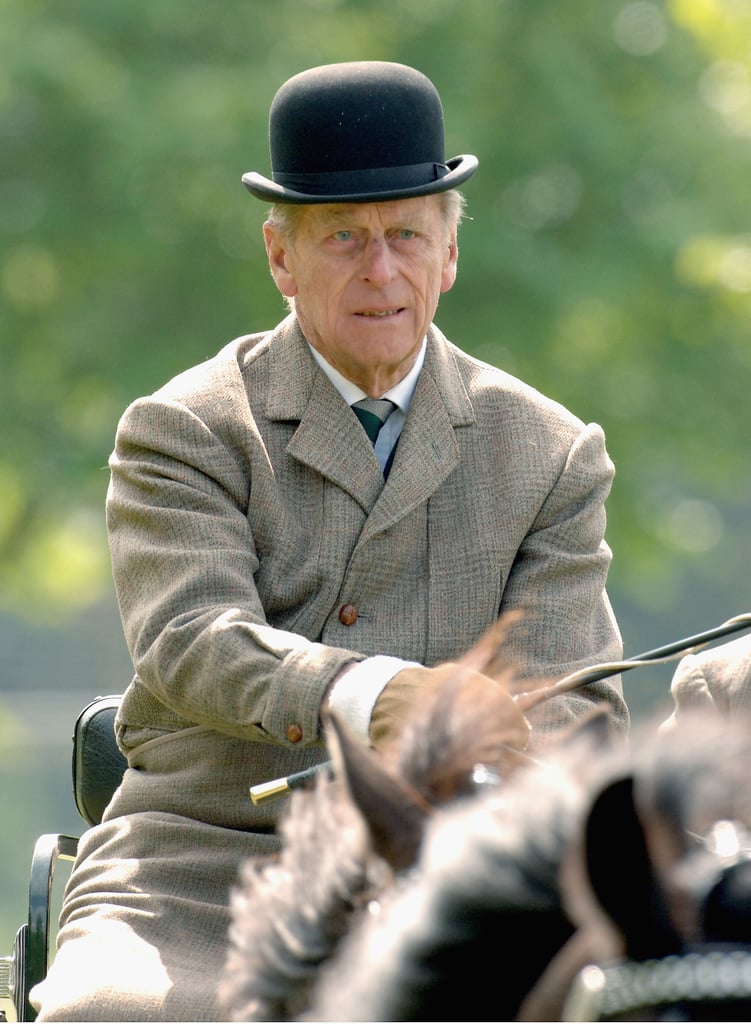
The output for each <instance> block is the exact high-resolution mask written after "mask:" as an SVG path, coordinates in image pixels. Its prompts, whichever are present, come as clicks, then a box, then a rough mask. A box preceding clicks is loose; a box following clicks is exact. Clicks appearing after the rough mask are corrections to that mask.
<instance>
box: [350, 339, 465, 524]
mask: <svg viewBox="0 0 751 1024" xmlns="http://www.w3.org/2000/svg"><path fill="white" fill-rule="evenodd" d="M474 419H475V416H474V410H473V408H472V402H471V400H470V398H469V395H468V394H467V391H466V388H465V387H464V382H463V380H462V378H461V375H460V373H459V370H458V368H457V366H456V362H455V360H454V356H453V353H452V350H451V346H450V344H449V342H448V341H447V340H446V338H445V337H444V336H443V335H442V334H441V332H440V331H439V330H438V329H437V328H436V327H431V329H430V331H429V332H428V348H427V352H426V355H425V364H424V366H423V368H422V371H421V373H420V377H419V379H418V382H417V387H416V388H415V393H414V396H413V398H412V404H411V405H410V408H409V413H408V414H407V419H406V422H405V424H404V430H403V431H402V436H401V438H400V439H399V444H398V446H397V450H396V454H395V456H394V461H393V465H392V468H391V473H390V474H389V478H388V482H387V484H386V486H385V487H384V489H383V491H382V492H381V496H380V498H379V500H378V502H377V504H376V506H375V508H374V509H373V512H372V514H371V515H370V518H369V519H368V522H367V524H366V526H365V529H364V530H363V534H362V537H361V540H362V541H365V540H367V539H368V538H369V537H371V536H372V535H373V534H376V533H380V532H382V531H383V530H385V529H388V528H389V527H391V526H393V525H394V524H395V523H397V522H398V521H399V520H400V519H402V518H403V517H404V516H406V515H408V514H409V513H410V512H411V511H412V510H413V509H414V508H415V507H416V506H418V505H420V504H423V503H424V502H426V501H427V500H428V499H429V498H430V496H431V495H432V494H433V493H434V492H435V491H436V490H437V489H438V488H439V487H440V486H441V484H442V483H443V482H444V480H445V479H446V478H447V477H448V476H449V475H450V474H451V473H452V472H453V471H454V469H455V468H456V466H457V465H458V463H459V444H458V441H457V439H456V433H455V428H456V427H458V426H466V425H468V424H471V423H474Z"/></svg>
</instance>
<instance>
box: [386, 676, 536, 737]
mask: <svg viewBox="0 0 751 1024" xmlns="http://www.w3.org/2000/svg"><path fill="white" fill-rule="evenodd" d="M452 681H456V684H457V691H456V697H455V700H456V706H457V713H461V707H462V706H464V707H465V708H466V709H467V710H469V709H470V708H471V709H473V710H474V709H476V710H477V711H478V712H479V713H481V714H483V715H488V714H490V715H493V717H494V720H495V721H496V722H497V723H498V726H499V728H500V734H501V738H502V741H503V742H505V743H507V744H508V745H509V746H511V747H514V748H515V749H516V750H524V748H525V747H526V745H527V740H528V739H529V724H528V722H527V720H526V718H525V717H524V714H523V713H522V711H521V710H520V708H519V707H518V706H517V704H516V702H515V701H514V699H513V697H512V696H511V694H510V693H509V692H508V690H506V688H505V687H504V686H503V685H502V684H501V683H497V682H495V680H493V679H491V678H490V677H489V676H485V675H482V674H481V673H480V672H475V671H474V670H473V669H471V668H465V667H464V666H462V665H457V664H455V663H454V662H445V663H444V664H442V665H437V666H436V667H435V668H423V667H422V666H419V665H415V666H412V667H410V668H405V669H402V671H401V672H397V674H396V675H395V676H394V678H393V679H391V681H390V682H389V683H387V685H386V686H385V687H384V689H383V690H382V691H381V695H380V696H379V698H378V700H377V701H376V703H375V706H374V708H373V712H372V715H371V718H370V730H369V735H370V742H371V743H372V744H373V746H374V747H383V746H384V745H386V744H387V743H389V742H390V741H391V740H392V739H395V738H396V737H397V736H398V735H399V734H400V733H401V731H402V729H403V728H404V725H405V722H406V721H407V719H408V718H409V717H410V715H411V714H412V713H413V712H414V710H415V709H416V708H417V707H418V706H419V705H422V704H425V703H427V702H428V701H432V700H433V698H434V697H435V696H436V694H437V693H438V692H439V690H441V689H442V687H444V686H445V685H448V684H450V683H451V682H452ZM468 702H469V703H468Z"/></svg>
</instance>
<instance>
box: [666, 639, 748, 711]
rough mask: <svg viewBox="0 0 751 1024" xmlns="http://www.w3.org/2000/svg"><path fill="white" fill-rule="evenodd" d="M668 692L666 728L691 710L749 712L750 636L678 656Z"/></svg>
mask: <svg viewBox="0 0 751 1024" xmlns="http://www.w3.org/2000/svg"><path fill="white" fill-rule="evenodd" d="M670 692H671V694H672V697H673V713H672V715H671V716H670V718H669V719H668V720H667V721H666V722H665V726H666V727H669V726H670V725H672V724H674V723H676V722H679V721H680V720H681V716H682V715H685V714H686V713H689V712H693V711H695V710H704V711H717V712H719V713H720V714H721V715H724V716H726V717H730V716H736V715H738V714H739V713H740V714H744V715H749V714H751V635H746V636H742V637H739V638H738V639H736V640H730V641H728V642H727V643H724V644H720V645H719V646H718V647H712V648H708V649H707V650H704V651H699V652H698V653H697V654H687V655H686V656H685V657H684V658H681V660H680V662H679V663H678V667H677V668H676V670H675V673H674V675H673V678H672V680H671V683H670Z"/></svg>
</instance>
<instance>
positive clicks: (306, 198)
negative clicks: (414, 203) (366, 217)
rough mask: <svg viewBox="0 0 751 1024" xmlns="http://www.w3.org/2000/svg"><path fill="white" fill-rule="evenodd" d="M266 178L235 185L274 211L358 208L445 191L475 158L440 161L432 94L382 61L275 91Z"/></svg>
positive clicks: (439, 118) (427, 84)
mask: <svg viewBox="0 0 751 1024" xmlns="http://www.w3.org/2000/svg"><path fill="white" fill-rule="evenodd" d="M269 144H270V150H271V179H269V178H265V177H264V176H263V175H261V174H258V172H257V171H248V173H247V174H244V175H243V178H242V180H243V184H244V185H245V187H246V188H247V189H248V191H249V192H252V193H253V195H254V196H257V197H258V198H259V199H265V200H267V201H268V200H271V201H272V202H276V203H364V202H380V201H383V200H386V199H407V198H409V197H410V196H425V195H429V194H430V193H432V192H445V191H446V190H447V189H450V188H455V187H456V186H457V185H460V184H461V183H462V182H463V181H466V180H467V178H469V177H470V176H471V175H472V174H474V172H475V170H476V169H477V157H474V156H470V155H463V156H455V157H453V158H452V159H451V160H446V159H445V156H444V137H443V110H442V107H441V100H440V97H439V95H438V92H437V90H436V88H435V86H434V85H433V83H432V82H431V81H430V79H429V78H426V77H425V75H423V74H422V73H421V72H420V71H416V70H415V69H414V68H410V67H406V66H405V65H404V64H393V63H391V62H388V61H375V60H374V61H354V62H349V63H344V64H327V65H324V66H323V67H318V68H311V69H310V70H308V71H302V72H300V74H298V75H295V76H294V77H293V78H290V79H289V80H288V81H287V82H285V83H284V85H283V86H282V87H281V88H280V89H279V91H278V92H277V94H276V96H275V97H274V100H273V102H272V104H271V111H270V114H269Z"/></svg>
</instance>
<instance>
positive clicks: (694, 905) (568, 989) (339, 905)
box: [220, 683, 751, 1021]
mask: <svg viewBox="0 0 751 1024" xmlns="http://www.w3.org/2000/svg"><path fill="white" fill-rule="evenodd" d="M460 691H461V686H460V684H459V683H456V684H455V685H453V686H447V687H446V689H445V691H444V692H442V693H441V694H439V695H438V696H437V697H436V699H435V701H434V702H433V704H432V705H431V706H429V707H426V708H425V709H423V710H422V712H421V714H420V715H419V717H417V718H416V719H415V720H413V722H411V723H409V724H408V726H407V728H406V729H405V731H404V734H403V736H402V740H401V744H400V746H399V747H398V749H395V750H394V751H392V752H391V754H390V756H386V757H383V756H379V755H377V754H376V753H375V752H373V751H371V750H369V749H368V748H365V747H362V746H361V745H360V744H358V743H357V742H355V741H353V740H352V739H351V737H349V735H348V733H347V730H346V728H345V727H344V726H343V725H342V724H341V723H340V722H338V720H336V718H335V717H333V716H332V717H331V719H330V721H329V723H328V730H329V746H330V749H331V750H332V751H333V755H334V756H333V762H334V766H335V770H334V773H333V777H328V776H321V777H319V779H318V780H317V783H316V785H315V787H314V789H313V790H312V791H310V792H298V793H295V794H293V796H292V799H291V801H290V805H289V809H288V812H287V814H286V816H285V819H284V821H283V823H282V825H281V836H282V850H281V854H280V855H279V857H278V858H275V859H273V860H271V861H269V862H265V863H259V862H255V863H253V862H251V863H249V864H248V865H246V866H245V868H244V872H243V878H242V883H241V884H240V886H239V887H238V889H237V891H236V892H235V894H234V896H233V904H232V907H233V925H232V930H231V935H230V940H231V941H230V954H229V956H228V960H227V966H226V969H225V972H224V975H223V977H222V979H221V983H220V998H221V1001H222V1003H223V1005H224V1007H225V1008H226V1011H227V1017H228V1019H231V1020H350V1021H355V1020H424V1019H436V1020H441V1019H444V1020H460V1019H469V1018H471V1019H476V1020H481V1019H488V1020H513V1019H520V1020H562V1019H611V1020H616V1019H632V1020H633V1019H642V1020H647V1019H650V1020H660V1019H685V1020H691V1019H714V1020H722V1019H744V1020H746V1019H748V1009H749V1007H750V1006H751V987H749V986H748V982H747V981H744V978H747V976H748V971H749V969H748V957H749V956H751V953H749V947H748V945H747V944H748V943H749V941H750V940H751V920H749V918H751V888H750V887H751V860H749V849H751V842H750V841H749V840H748V836H747V832H749V831H751V808H749V807H748V802H749V800H748V796H747V794H746V790H747V781H746V780H747V779H748V777H749V768H751V726H749V723H747V722H745V721H740V720H739V721H735V722H732V723H728V722H724V721H721V720H720V719H719V716H718V717H717V718H716V719H714V718H713V719H711V720H708V719H707V718H706V717H705V716H704V717H702V718H700V719H698V720H697V719H691V717H690V716H688V717H687V718H686V720H685V721H684V722H683V723H682V726H681V728H680V729H676V730H674V731H673V733H671V734H670V735H663V734H660V733H659V732H658V730H657V729H656V728H655V727H654V726H653V724H648V725H647V724H645V725H644V726H643V727H642V728H640V729H637V730H635V732H634V733H633V734H632V738H631V741H630V743H625V742H623V741H622V740H619V739H617V738H614V737H613V735H612V734H611V732H610V729H609V723H608V717H607V714H606V713H605V712H602V711H598V710H595V711H594V712H593V713H592V714H591V715H590V716H588V717H587V718H586V719H584V720H583V721H582V722H580V723H578V724H577V725H576V726H575V727H574V728H573V729H572V730H571V731H570V732H568V733H566V734H565V735H561V736H560V737H559V738H558V739H557V740H556V742H554V743H553V744H551V746H550V748H549V750H548V751H547V752H546V754H545V756H544V757H543V758H542V759H537V758H534V757H529V756H526V755H525V754H524V753H523V752H519V751H510V750H508V749H506V748H505V747H503V745H501V746H500V747H499V746H498V745H495V744H494V739H493V735H494V732H493V725H492V715H491V714H488V713H487V711H488V709H483V708H475V709H474V712H473V713H469V710H468V706H467V704H466V702H465V703H464V704H462V702H461V700H460V699H459V696H460ZM457 709H460V710H462V709H463V710H462V713H460V714H457ZM744 972H745V973H744ZM676 1015H677V1016H676Z"/></svg>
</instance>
